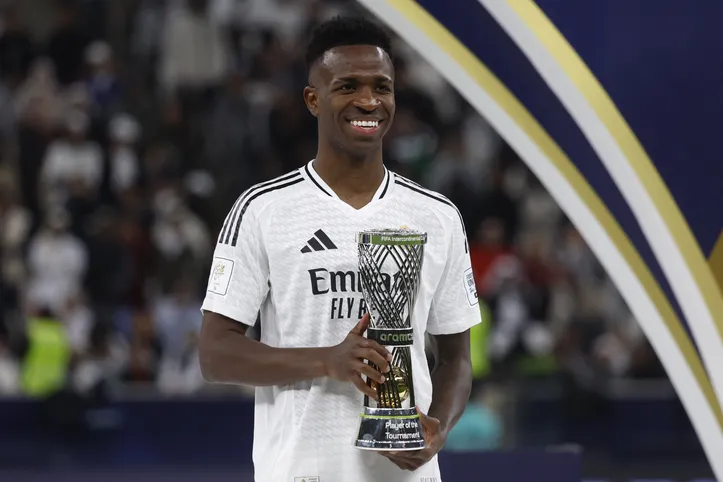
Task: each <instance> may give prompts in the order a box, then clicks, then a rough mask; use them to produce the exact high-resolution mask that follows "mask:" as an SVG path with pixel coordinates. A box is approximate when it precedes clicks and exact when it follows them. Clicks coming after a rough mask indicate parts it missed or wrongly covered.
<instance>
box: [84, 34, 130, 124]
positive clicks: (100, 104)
mask: <svg viewBox="0 0 723 482" xmlns="http://www.w3.org/2000/svg"><path fill="white" fill-rule="evenodd" d="M85 62H86V65H87V67H88V73H87V75H86V78H85V84H86V85H87V90H88V93H89V97H90V103H91V106H92V107H91V113H92V116H93V117H94V118H100V119H107V118H108V117H110V115H111V114H113V113H114V112H116V111H117V109H118V108H119V105H120V103H121V88H120V83H119V80H118V77H117V76H116V71H115V59H114V58H113V50H112V49H111V47H110V45H108V43H107V42H104V41H100V40H97V41H95V42H93V43H91V44H90V45H88V47H87V48H86V50H85Z"/></svg>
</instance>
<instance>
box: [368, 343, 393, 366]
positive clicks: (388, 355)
mask: <svg viewBox="0 0 723 482" xmlns="http://www.w3.org/2000/svg"><path fill="white" fill-rule="evenodd" d="M363 346H364V347H366V348H370V349H372V350H374V351H375V352H377V353H379V354H380V355H381V356H382V357H383V358H384V359H385V360H387V361H392V354H391V353H390V352H389V350H387V349H386V348H384V347H383V346H382V345H380V344H379V343H377V342H376V341H374V340H367V341H365V342H364V344H363Z"/></svg>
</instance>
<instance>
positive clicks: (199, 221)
mask: <svg viewBox="0 0 723 482" xmlns="http://www.w3.org/2000/svg"><path fill="white" fill-rule="evenodd" d="M0 6H2V7H3V10H2V18H1V20H0V481H5V480H8V481H32V482H35V481H41V480H42V481H46V480H47V481H56V482H65V481H74V482H75V481H77V482H80V481H85V480H99V481H104V482H115V481H124V482H125V481H127V480H128V481H134V482H145V481H146V480H147V481H151V480H152V481H154V482H156V481H165V480H169V481H170V480H173V481H174V482H184V481H186V480H204V481H207V482H215V481H216V480H218V481H219V482H221V481H224V482H225V481H230V480H235V481H242V480H251V475H250V474H251V467H250V460H251V433H252V424H253V418H252V402H251V397H252V392H251V391H250V390H248V389H245V388H238V389H236V388H223V389H219V388H212V387H208V386H206V385H205V384H204V382H203V380H202V379H201V376H200V373H199V370H198V363H197V356H196V352H195V347H194V335H195V332H196V330H197V329H198V327H199V323H200V313H199V307H200V304H201V301H202V298H203V295H204V291H205V282H206V278H207V273H208V269H209V262H210V257H211V255H212V251H213V247H214V242H215V239H216V236H217V233H218V230H219V229H220V226H221V223H222V222H223V218H224V216H225V215H226V212H227V210H228V209H229V207H230V206H231V204H232V203H233V201H234V200H235V198H236V197H237V196H238V195H239V194H240V192H241V191H243V190H244V189H246V188H247V187H249V186H250V185H252V184H254V183H256V182H260V181H263V180H266V179H269V178H271V177H274V176H277V175H280V174H282V173H284V172H286V171H289V170H291V169H294V168H297V167H299V166H301V165H302V164H303V163H305V162H307V161H308V160H309V159H311V158H312V157H313V155H314V149H315V123H314V122H313V120H312V118H311V117H310V116H309V115H308V113H307V112H306V111H305V107H304V105H303V103H302V98H301V89H302V88H303V86H304V85H305V73H304V68H303V47H304V38H305V37H306V34H307V33H308V32H309V29H310V27H311V25H313V24H314V23H315V22H317V21H319V20H322V19H324V18H327V17H329V16H331V15H333V14H336V13H343V12H347V11H350V10H352V9H354V7H355V4H354V2H352V1H331V0H329V1H317V0H293V1H291V0H207V1H204V0H190V1H189V2H188V5H187V4H186V2H185V1H183V0H123V1H120V0H119V1H112V0H77V1H71V0H61V1H56V0H22V1H18V2H11V1H7V0H0ZM397 49H398V51H399V54H400V55H399V59H398V67H397V69H398V70H397V104H398V107H397V117H396V122H395V124H394V127H393V129H392V131H391V132H390V134H389V137H388V138H387V140H386V141H385V150H386V152H385V159H386V162H387V165H388V167H390V168H391V169H392V170H395V171H397V172H399V173H400V174H403V175H404V176H407V177H409V178H411V179H414V180H416V181H417V182H419V183H421V184H423V185H425V186H426V187H429V188H431V189H435V190H438V191H440V192H442V193H444V194H446V195H447V196H448V197H449V198H450V199H451V200H452V201H454V202H455V203H456V204H457V206H458V207H459V209H460V211H461V212H462V215H463V217H464V220H465V224H466V226H467V232H468V233H469V237H470V244H471V254H472V258H473V264H474V270H475V277H476V281H477V284H478V289H479V293H480V296H481V300H482V301H483V303H481V307H482V310H483V316H484V317H485V320H486V324H485V326H487V327H488V329H486V330H483V331H481V332H478V333H476V334H475V336H474V343H475V345H474V350H475V377H476V379H475V391H474V394H473V400H471V402H470V409H469V411H468V412H467V414H465V418H464V419H463V420H462V422H460V425H459V430H458V431H457V432H456V433H454V434H453V435H452V436H450V441H449V446H448V450H447V451H446V452H445V453H444V454H442V455H443V456H445V457H457V458H455V459H454V464H455V465H456V466H458V467H460V468H462V469H465V468H466V469H469V470H472V471H480V470H482V471H484V470H485V467H490V466H491V465H489V463H488V464H487V465H485V462H484V460H485V459H483V458H481V457H482V455H471V456H468V457H465V456H464V455H460V454H461V453H462V454H463V453H465V452H472V454H475V453H477V452H478V451H486V453H487V455H486V456H489V455H490V454H492V453H494V451H498V450H499V451H505V452H506V453H508V455H509V454H510V453H509V451H513V452H512V454H511V456H514V455H515V454H514V451H515V450H521V449H525V450H531V451H533V452H534V453H536V454H537V455H540V454H545V453H546V454H555V453H557V454H560V453H562V454H575V453H579V451H580V450H582V453H583V473H584V474H585V475H586V476H588V477H589V478H590V479H591V480H592V479H593V478H594V479H595V480H601V481H602V480H628V479H631V478H633V477H639V478H640V477H650V478H652V477H660V478H662V479H664V480H668V479H670V480H676V481H682V480H689V479H693V478H694V477H705V476H709V475H710V469H709V468H708V465H707V463H706V462H705V459H704V458H703V455H702V452H701V450H700V447H699V444H698V442H697V439H696V437H695V434H694V433H693V431H692V429H691V427H690V423H689V421H688V418H687V416H686V414H685V412H684V410H683V409H682V407H681V406H680V403H679V402H678V400H677V397H676V395H675V393H674V391H673V389H672V387H671V386H670V384H669V383H668V382H667V380H666V377H665V374H664V372H663V370H662V368H661V366H660V364H659V362H658V361H657V359H656V357H655V354H654V353H653V351H652V350H651V348H650V347H649V345H648V343H647V342H646V340H645V338H644V336H643V335H642V333H641V332H640V329H639V328H638V325H637V323H636V321H635V320H634V319H633V318H632V316H631V314H630V312H629V310H628V309H627V307H626V306H625V303H624V302H623V301H622V299H621V297H620V296H619V294H618V293H617V291H616V289H615V287H614V286H613V285H612V283H611V282H610V280H609V278H608V276H607V275H606V273H605V272H604V271H603V270H602V269H601V267H600V265H599V264H598V262H597V261H596V260H595V258H594V256H593V255H592V253H591V252H590V250H589V249H588V247H587V246H586V245H585V243H584V242H583V240H582V239H581V237H580V236H579V234H578V233H577V232H576V230H575V229H574V227H572V226H571V225H570V223H569V222H567V220H566V219H565V217H564V215H563V214H562V212H561V211H560V209H559V208H558V206H557V205H556V204H555V202H554V201H553V200H552V198H551V197H550V196H549V195H548V193H547V192H545V190H544V189H543V188H542V187H541V186H540V184H539V183H538V182H537V181H536V179H534V177H533V176H532V175H531V174H530V173H529V171H528V170H527V168H526V167H525V165H524V163H523V162H522V161H520V159H518V158H517V156H516V155H515V153H514V152H513V151H512V150H511V149H509V148H508V147H507V146H506V145H505V144H504V142H502V141H501V139H500V138H499V137H498V136H497V135H496V133H495V132H494V131H493V130H492V129H491V128H490V127H489V125H488V124H487V123H486V122H485V120H484V119H483V118H481V117H479V116H478V115H477V114H476V113H475V112H474V111H473V110H472V109H471V108H470V107H469V106H468V105H467V104H466V103H465V102H464V101H462V100H461V99H460V97H459V96H458V95H457V94H456V93H455V92H454V91H453V90H452V89H451V88H450V87H449V86H448V85H447V84H446V83H445V82H444V81H442V80H441V78H440V77H439V76H438V75H436V74H435V73H434V72H433V71H432V70H431V69H430V68H429V67H428V66H427V65H426V64H425V63H424V62H422V61H421V60H420V59H419V57H418V56H417V55H416V54H415V53H414V52H413V51H412V49H410V48H409V47H408V46H405V45H403V44H399V45H397ZM42 320H46V321H42ZM43 323H45V324H43ZM41 325H42V326H45V327H48V326H49V327H50V328H49V329H50V330H51V331H52V330H57V331H58V332H59V333H64V335H65V337H66V338H67V340H68V346H67V350H65V349H63V348H60V349H59V348H58V347H57V346H55V347H54V346H44V345H43V343H45V342H47V340H46V338H44V337H43V336H39V335H38V334H37V331H35V329H34V328H35V327H38V326H41ZM44 340H45V341H44ZM519 455H520V457H522V458H521V459H520V460H523V461H524V460H527V461H530V460H532V459H534V457H535V456H534V455H533V456H530V455H529V454H528V456H527V457H528V458H525V455H524V454H519ZM529 457H532V458H529ZM522 465H524V463H523V464H522ZM533 465H534V464H533ZM531 466H532V465H531ZM490 475H491V474H490ZM445 480H448V479H445ZM449 480H451V479H449ZM454 480H456V479H454ZM479 480H483V479H482V478H480V479H479ZM490 480H498V479H492V478H490ZM325 482H326V481H325Z"/></svg>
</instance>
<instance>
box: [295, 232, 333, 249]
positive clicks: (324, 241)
mask: <svg viewBox="0 0 723 482" xmlns="http://www.w3.org/2000/svg"><path fill="white" fill-rule="evenodd" d="M326 249H337V247H336V245H335V244H334V243H333V242H332V241H331V239H329V236H327V235H326V233H325V232H324V231H322V230H321V229H320V230H318V231H317V232H315V233H314V236H312V238H311V239H309V240H308V241H307V242H306V245H305V246H304V247H303V248H301V252H302V253H311V252H312V251H324V250H326Z"/></svg>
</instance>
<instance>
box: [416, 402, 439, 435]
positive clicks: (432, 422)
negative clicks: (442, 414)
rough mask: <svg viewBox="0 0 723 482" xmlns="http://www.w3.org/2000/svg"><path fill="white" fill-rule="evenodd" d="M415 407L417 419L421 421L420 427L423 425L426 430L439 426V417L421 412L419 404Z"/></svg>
mask: <svg viewBox="0 0 723 482" xmlns="http://www.w3.org/2000/svg"><path fill="white" fill-rule="evenodd" d="M415 408H416V409H417V413H418V414H419V421H420V422H421V423H422V427H424V428H425V429H427V430H436V429H437V427H439V424H440V423H441V422H440V421H439V419H437V418H434V417H430V416H429V415H427V414H425V413H423V412H422V411H421V410H420V409H419V406H416V407H415Z"/></svg>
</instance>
